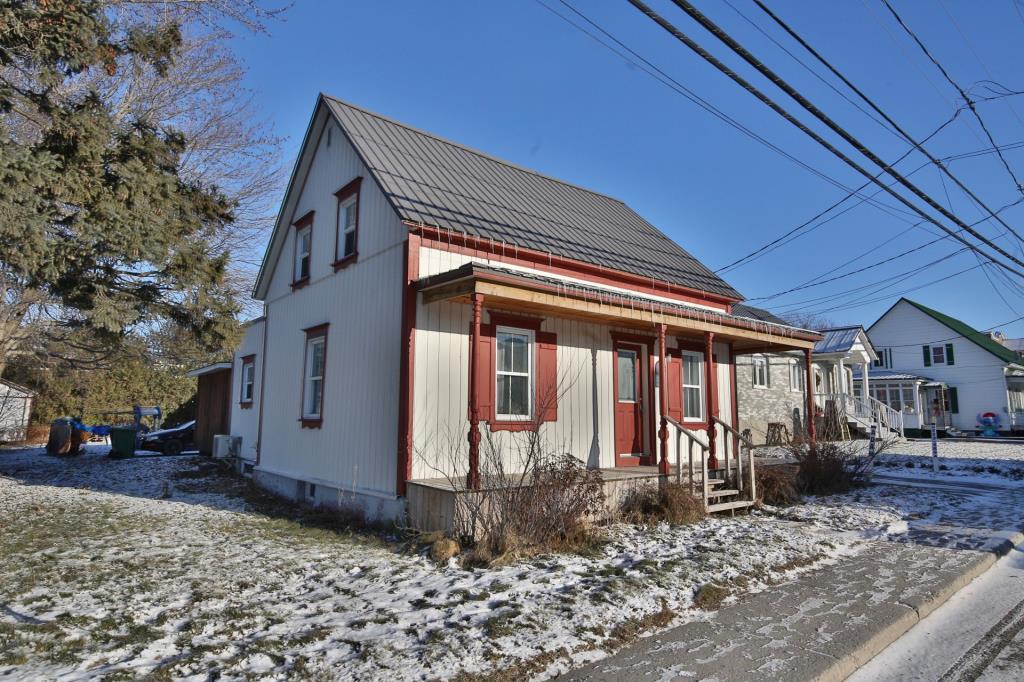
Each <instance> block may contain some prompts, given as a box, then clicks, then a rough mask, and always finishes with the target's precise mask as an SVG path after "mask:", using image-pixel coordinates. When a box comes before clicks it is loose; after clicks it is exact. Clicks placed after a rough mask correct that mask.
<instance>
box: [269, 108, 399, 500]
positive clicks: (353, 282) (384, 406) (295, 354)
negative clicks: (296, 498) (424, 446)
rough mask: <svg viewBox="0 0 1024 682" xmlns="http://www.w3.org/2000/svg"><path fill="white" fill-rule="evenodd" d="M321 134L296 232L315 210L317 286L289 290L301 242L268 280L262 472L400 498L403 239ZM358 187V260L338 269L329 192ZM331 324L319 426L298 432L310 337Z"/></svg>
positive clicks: (349, 152) (361, 172)
mask: <svg viewBox="0 0 1024 682" xmlns="http://www.w3.org/2000/svg"><path fill="white" fill-rule="evenodd" d="M329 125H331V126H332V127H333V133H332V134H331V145H330V147H328V145H327V137H328V136H327V135H326V134H323V124H322V123H321V124H320V128H319V129H316V128H315V129H314V130H313V132H312V134H311V136H310V140H311V143H312V144H316V145H317V149H316V155H315V157H314V159H313V161H312V163H311V165H310V169H309V173H308V176H307V177H306V178H305V179H303V178H301V177H299V178H296V182H297V183H298V186H299V187H301V194H300V195H299V197H298V199H297V201H296V207H295V211H294V214H293V217H292V218H291V220H290V221H289V222H292V221H294V220H295V219H296V218H299V217H301V216H303V215H304V214H305V213H306V212H307V211H310V210H314V211H316V215H315V218H314V221H313V250H312V251H313V253H312V263H311V275H310V283H309V284H308V285H307V286H305V287H303V288H301V289H297V290H295V291H292V289H291V287H290V283H291V281H292V267H293V255H292V254H293V250H292V249H293V247H292V244H293V242H292V241H291V240H293V238H294V235H293V234H289V235H288V240H289V241H288V243H286V245H285V247H284V248H283V249H282V250H281V255H280V257H279V259H278V262H277V263H276V266H275V269H274V272H273V274H272V275H271V280H270V287H269V290H268V298H267V325H268V326H267V342H266V343H267V346H266V349H265V352H266V353H267V354H268V356H267V366H266V376H265V377H264V378H265V380H266V381H267V391H266V393H265V395H264V400H265V405H264V410H263V443H262V444H261V453H260V465H259V468H260V469H262V470H264V471H267V472H270V473H276V474H279V475H283V476H287V477H290V478H295V479H298V480H302V481H308V482H312V483H319V484H325V485H330V486H334V487H337V488H339V489H341V490H344V491H348V492H353V493H362V494H370V495H377V496H381V497H390V496H393V495H394V494H395V480H396V476H397V474H396V461H397V428H398V386H399V359H400V346H401V302H402V289H403V285H404V280H403V273H404V272H405V262H404V249H403V243H404V241H405V239H406V234H407V232H406V230H405V228H404V226H403V225H402V224H401V223H400V221H399V220H398V217H397V215H396V214H395V213H394V211H393V210H392V209H391V207H390V205H389V204H388V202H387V199H386V198H385V196H384V195H383V193H382V192H381V191H380V189H379V187H378V186H377V184H376V182H375V181H374V180H373V178H372V177H371V176H370V173H369V171H368V170H367V169H366V168H365V167H364V166H363V164H362V162H361V161H360V160H359V158H358V156H357V154H356V153H355V151H354V150H353V148H352V147H351V145H349V144H348V141H347V140H346V139H345V137H344V135H342V134H341V131H340V129H339V128H337V126H336V125H335V124H334V123H333V122H331V123H330V124H329ZM358 176H361V177H362V178H363V182H362V187H361V189H360V196H359V202H360V203H359V240H358V252H359V258H358V261H357V262H356V263H355V264H353V265H351V266H349V267H347V268H345V269H343V270H340V271H338V272H335V271H334V268H333V267H332V265H331V264H332V262H333V261H334V247H335V227H336V226H335V220H336V217H335V211H336V206H337V199H336V197H335V196H334V192H336V191H337V190H338V189H340V188H341V187H343V186H344V185H346V184H348V183H349V182H350V181H351V180H353V179H354V178H356V177H358ZM323 323H328V324H329V325H330V327H329V331H328V338H327V365H326V377H325V388H324V407H323V425H322V428H319V429H304V428H302V427H301V424H300V421H299V418H300V408H301V392H302V383H303V381H302V380H303V377H302V372H303V353H304V349H305V334H304V332H303V329H306V328H308V327H312V326H316V325H319V324H323Z"/></svg>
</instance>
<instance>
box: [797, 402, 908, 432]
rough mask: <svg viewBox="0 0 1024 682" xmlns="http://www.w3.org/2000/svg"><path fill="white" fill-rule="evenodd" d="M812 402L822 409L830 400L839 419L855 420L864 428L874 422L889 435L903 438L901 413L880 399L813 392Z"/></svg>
mask: <svg viewBox="0 0 1024 682" xmlns="http://www.w3.org/2000/svg"><path fill="white" fill-rule="evenodd" d="M814 402H815V404H816V405H818V406H819V407H821V408H823V409H824V408H826V406H827V405H828V404H829V403H830V402H831V403H832V404H833V405H835V408H836V410H837V412H838V416H839V417H840V418H841V419H848V420H852V421H856V422H858V423H860V424H861V425H863V426H864V428H865V430H867V429H868V428H870V426H871V423H872V422H875V423H877V424H878V426H879V428H880V429H884V430H886V431H888V432H889V434H890V435H894V436H899V437H900V438H903V434H904V427H903V413H902V412H900V411H899V410H897V409H894V408H892V407H889V406H888V405H886V404H885V403H883V402H882V401H880V400H876V399H875V398H872V397H870V396H868V399H867V401H865V400H864V399H862V398H860V397H858V396H855V395H852V394H850V393H815V394H814Z"/></svg>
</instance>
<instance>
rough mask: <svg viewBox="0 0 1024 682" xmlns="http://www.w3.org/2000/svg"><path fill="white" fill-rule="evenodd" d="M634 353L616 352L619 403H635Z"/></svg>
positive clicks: (627, 351)
mask: <svg viewBox="0 0 1024 682" xmlns="http://www.w3.org/2000/svg"><path fill="white" fill-rule="evenodd" d="M636 361H637V358H636V353H634V352H633V351H631V350H620V351H619V352H618V363H619V366H618V372H619V402H623V403H626V402H630V403H635V402H636Z"/></svg>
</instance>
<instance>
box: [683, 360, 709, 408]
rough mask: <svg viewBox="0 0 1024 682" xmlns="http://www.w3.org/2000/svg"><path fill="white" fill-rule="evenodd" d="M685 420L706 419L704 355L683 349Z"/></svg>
mask: <svg viewBox="0 0 1024 682" xmlns="http://www.w3.org/2000/svg"><path fill="white" fill-rule="evenodd" d="M682 360H683V421H684V422H702V421H704V356H703V355H702V354H701V353H694V352H691V351H685V350H684V351H682Z"/></svg>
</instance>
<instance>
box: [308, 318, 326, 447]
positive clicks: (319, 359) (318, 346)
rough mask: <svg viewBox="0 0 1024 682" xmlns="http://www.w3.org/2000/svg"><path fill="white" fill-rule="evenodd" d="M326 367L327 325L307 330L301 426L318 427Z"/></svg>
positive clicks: (322, 402) (321, 410)
mask: <svg viewBox="0 0 1024 682" xmlns="http://www.w3.org/2000/svg"><path fill="white" fill-rule="evenodd" d="M326 367H327V325H320V326H319V327H312V328H310V329H307V330H306V355H305V360H304V362H303V382H302V423H303V426H312V427H318V426H320V421H321V419H322V418H323V409H324V375H325V371H326Z"/></svg>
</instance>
